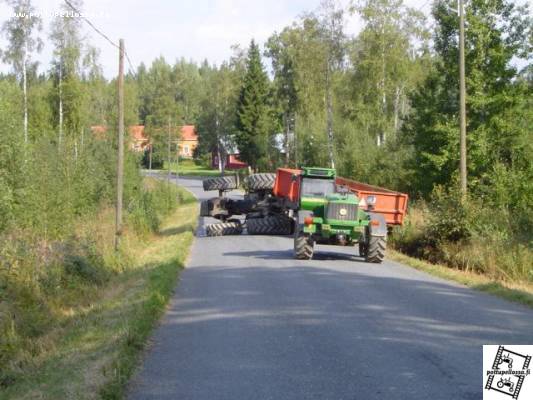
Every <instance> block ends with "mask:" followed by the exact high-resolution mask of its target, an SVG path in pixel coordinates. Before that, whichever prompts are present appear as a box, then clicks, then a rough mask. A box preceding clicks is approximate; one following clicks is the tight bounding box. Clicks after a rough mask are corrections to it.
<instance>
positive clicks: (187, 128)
mask: <svg viewBox="0 0 533 400" xmlns="http://www.w3.org/2000/svg"><path fill="white" fill-rule="evenodd" d="M197 147H198V134H197V133H196V127H195V126H194V125H184V126H182V127H181V129H180V137H179V139H178V155H179V156H180V157H183V158H192V157H193V155H194V150H195V149H196V148H197Z"/></svg>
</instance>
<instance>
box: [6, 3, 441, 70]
mask: <svg viewBox="0 0 533 400" xmlns="http://www.w3.org/2000/svg"><path fill="white" fill-rule="evenodd" d="M339 1H340V2H341V4H344V5H346V4H348V2H349V1H350V0H339ZM61 3H62V1H61V0H33V4H34V6H35V8H36V9H37V11H38V12H39V13H40V14H41V15H42V18H43V32H42V33H41V35H42V37H43V38H46V37H47V36H48V33H49V30H50V22H51V21H52V18H53V13H56V12H58V11H59V10H60V4H61ZM319 3H320V0H151V1H147V0H114V1H109V0H85V1H84V12H85V13H87V16H88V18H89V19H90V20H91V22H92V23H93V24H94V25H95V26H96V27H97V28H98V29H100V30H101V31H102V32H104V33H105V34H106V35H107V36H108V37H109V38H111V39H112V41H114V42H115V43H118V39H119V38H123V39H124V40H125V45H126V51H127V53H128V55H129V58H130V60H131V62H132V64H133V66H134V68H136V67H137V66H138V65H139V64H140V63H141V62H144V63H145V64H148V65H149V64H150V63H151V62H152V60H153V59H155V58H156V57H159V56H160V55H162V56H164V57H165V59H166V60H167V61H168V62H174V61H175V60H176V59H180V58H182V57H184V58H185V59H187V60H194V61H197V62H201V61H203V60H204V59H208V60H209V62H210V63H215V64H220V63H221V62H222V61H224V60H227V59H228V58H229V57H230V56H231V54H232V51H231V46H232V45H234V44H239V45H241V47H243V48H245V47H246V46H248V44H249V43H250V40H251V39H252V38H254V39H255V40H256V41H257V42H259V43H261V44H262V43H264V42H265V41H266V39H267V38H268V37H269V36H270V35H272V33H273V32H275V31H280V30H282V29H283V28H284V27H285V26H288V25H290V24H291V23H292V22H293V21H295V20H297V19H298V17H299V16H300V15H302V14H303V13H304V12H309V11H313V10H315V9H316V8H317V7H318V5H319ZM405 3H406V4H408V5H410V6H412V7H416V8H421V10H422V11H425V12H429V9H430V1H426V0H407V1H405ZM10 16H11V13H10V8H9V7H8V6H7V5H6V4H5V1H4V0H0V24H3V22H4V21H6V19H7V18H10ZM347 23H348V24H347V32H348V33H349V34H355V33H357V32H358V31H359V30H360V28H361V23H360V21H359V20H358V18H356V17H355V16H353V17H349V18H348V21H347ZM83 25H84V31H85V33H86V35H87V38H88V39H86V40H88V41H89V42H90V43H91V44H92V45H93V46H95V47H97V48H99V49H100V51H101V53H100V63H101V64H102V66H103V69H104V75H105V76H106V77H107V78H112V77H114V76H115V75H116V73H117V69H118V54H117V50H116V49H115V48H114V47H113V46H112V45H110V44H109V43H108V42H107V41H106V40H105V39H103V38H102V37H100V36H99V35H98V34H97V33H96V32H94V31H92V29H91V28H89V26H88V25H87V24H85V23H84V24H83ZM44 42H45V47H44V49H43V51H42V53H41V54H39V55H36V56H35V59H36V60H38V61H39V62H40V68H39V69H40V71H45V70H47V69H49V66H50V60H51V54H52V48H51V45H50V43H49V42H48V41H47V40H44ZM5 44H6V41H5V39H4V38H1V39H0V48H2V47H4V46H5ZM8 70H9V66H7V65H5V64H0V71H1V72H7V71H8Z"/></svg>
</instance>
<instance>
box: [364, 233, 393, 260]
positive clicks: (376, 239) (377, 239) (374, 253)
mask: <svg viewBox="0 0 533 400" xmlns="http://www.w3.org/2000/svg"><path fill="white" fill-rule="evenodd" d="M386 248H387V237H386V236H370V237H369V239H368V244H366V245H365V249H364V250H365V260H366V262H371V263H377V264H381V262H382V261H383V259H384V258H385V250H386Z"/></svg>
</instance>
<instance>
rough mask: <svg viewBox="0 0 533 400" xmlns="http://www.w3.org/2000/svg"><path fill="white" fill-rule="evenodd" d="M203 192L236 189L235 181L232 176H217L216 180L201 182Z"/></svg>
mask: <svg viewBox="0 0 533 400" xmlns="http://www.w3.org/2000/svg"><path fill="white" fill-rule="evenodd" d="M202 184H203V186H204V190H205V191H206V192H207V191H209V190H232V189H237V179H235V177H234V176H218V177H216V178H208V179H204V180H203V182H202Z"/></svg>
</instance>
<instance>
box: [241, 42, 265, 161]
mask: <svg viewBox="0 0 533 400" xmlns="http://www.w3.org/2000/svg"><path fill="white" fill-rule="evenodd" d="M268 94H269V81H268V77H267V74H266V72H265V70H264V68H263V64H262V62H261V55H260V53H259V47H258V46H257V44H256V43H255V41H253V40H252V42H251V44H250V48H249V50H248V60H247V65H246V74H245V76H244V80H243V85H242V88H241V93H240V96H239V101H238V103H237V118H236V124H235V128H236V135H235V139H236V142H237V146H238V148H239V153H240V158H241V160H243V161H245V162H247V163H248V164H249V165H250V166H251V167H252V168H253V169H254V170H258V169H264V168H266V167H267V165H268V154H269V150H270V148H269V147H270V135H269V127H270V111H271V110H270V107H269V103H268Z"/></svg>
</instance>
